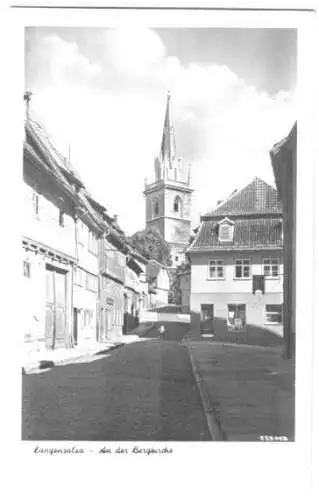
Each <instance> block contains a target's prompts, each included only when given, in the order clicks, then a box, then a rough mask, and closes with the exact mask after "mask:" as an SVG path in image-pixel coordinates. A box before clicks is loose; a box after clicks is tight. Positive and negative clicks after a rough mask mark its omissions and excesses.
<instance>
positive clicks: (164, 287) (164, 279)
mask: <svg viewBox="0 0 319 500" xmlns="http://www.w3.org/2000/svg"><path fill="white" fill-rule="evenodd" d="M169 287H170V281H169V275H168V272H167V271H166V269H164V268H162V269H161V270H160V272H159V273H158V276H157V283H156V298H155V302H156V305H166V304H168V291H169ZM153 300H154V299H153Z"/></svg>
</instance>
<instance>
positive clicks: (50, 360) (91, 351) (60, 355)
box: [22, 329, 145, 374]
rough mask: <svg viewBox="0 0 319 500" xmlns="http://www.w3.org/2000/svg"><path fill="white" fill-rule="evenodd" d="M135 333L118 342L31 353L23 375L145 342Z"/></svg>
mask: <svg viewBox="0 0 319 500" xmlns="http://www.w3.org/2000/svg"><path fill="white" fill-rule="evenodd" d="M135 331H136V329H134V331H132V332H131V333H130V335H123V336H121V337H119V338H118V339H116V340H110V341H105V342H101V343H95V344H93V345H92V344H91V345H87V346H77V347H73V348H71V349H67V348H61V349H55V350H53V351H45V352H44V351H43V352H33V353H29V354H28V355H27V356H25V357H24V359H23V362H22V370H23V373H25V374H31V373H35V372H38V371H39V370H41V369H45V368H52V367H54V366H59V365H65V364H68V363H71V362H73V361H75V360H78V359H81V358H83V357H87V356H92V357H93V356H95V355H98V354H104V353H106V352H108V351H111V350H113V349H116V348H117V347H121V346H124V345H125V344H130V343H132V342H141V341H143V340H145V339H143V338H140V337H139V335H138V334H136V333H135ZM137 333H138V332H137Z"/></svg>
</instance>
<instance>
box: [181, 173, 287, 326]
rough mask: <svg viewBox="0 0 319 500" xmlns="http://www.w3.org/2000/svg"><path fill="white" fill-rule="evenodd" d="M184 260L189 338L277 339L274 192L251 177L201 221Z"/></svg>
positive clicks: (278, 222)
mask: <svg viewBox="0 0 319 500" xmlns="http://www.w3.org/2000/svg"><path fill="white" fill-rule="evenodd" d="M188 255H189V258H190V261H191V297H190V308H191V322H192V331H193V332H194V333H197V334H199V332H200V331H201V330H202V331H203V330H205V331H211V332H213V331H217V330H218V332H219V333H221V332H223V331H225V332H227V331H234V332H236V331H247V330H249V331H252V330H254V329H255V330H258V331H265V332H266V331H271V332H272V333H275V334H276V335H279V336H282V334H283V325H282V306H283V225H282V206H281V203H280V201H279V199H278V194H277V191H276V190H275V189H274V188H272V187H271V186H269V185H268V184H266V183H265V182H264V181H262V180H261V179H258V178H257V177H256V178H255V179H254V180H253V181H252V182H251V183H250V184H248V185H247V186H246V187H244V188H243V189H241V190H239V191H236V192H234V193H233V194H232V195H231V196H230V197H229V198H228V199H227V200H225V201H224V202H222V203H220V204H219V205H218V206H217V208H216V209H215V210H213V211H212V212H210V213H208V214H206V215H204V216H202V217H201V224H200V228H199V231H198V233H197V235H196V237H195V239H194V241H193V243H192V244H191V245H190V247H189V249H188Z"/></svg>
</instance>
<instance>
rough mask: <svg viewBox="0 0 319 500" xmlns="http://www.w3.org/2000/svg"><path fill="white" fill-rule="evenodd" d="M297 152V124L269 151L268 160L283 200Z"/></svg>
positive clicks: (291, 175) (291, 176)
mask: <svg viewBox="0 0 319 500" xmlns="http://www.w3.org/2000/svg"><path fill="white" fill-rule="evenodd" d="M296 151H297V122H295V124H294V125H293V127H292V129H291V130H290V132H289V134H288V136H287V137H285V138H284V139H282V140H281V141H279V142H277V143H276V144H275V145H274V146H273V147H272V149H271V150H270V159H271V163H272V167H273V172H274V176H275V180H276V186H277V189H278V193H279V196H280V198H281V199H282V198H283V194H284V192H285V187H286V183H287V180H289V179H290V180H291V182H292V178H293V165H294V162H295V161H296Z"/></svg>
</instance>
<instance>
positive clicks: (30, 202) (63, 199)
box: [22, 119, 76, 351]
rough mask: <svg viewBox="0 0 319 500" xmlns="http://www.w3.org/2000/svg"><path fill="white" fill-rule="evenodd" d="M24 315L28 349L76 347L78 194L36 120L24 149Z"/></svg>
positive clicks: (27, 126)
mask: <svg viewBox="0 0 319 500" xmlns="http://www.w3.org/2000/svg"><path fill="white" fill-rule="evenodd" d="M23 181H24V182H23V214H22V253H23V257H22V259H23V286H22V291H23V310H24V325H25V328H24V341H25V347H26V349H27V350H31V351H32V350H35V351H45V350H47V349H55V348H58V347H70V346H72V343H73V340H72V334H73V332H72V283H73V269H74V266H75V264H76V253H75V246H74V234H75V213H74V203H75V201H76V194H75V191H74V190H73V189H72V186H71V185H70V183H69V181H68V180H67V179H66V177H65V176H64V175H63V174H62V172H61V171H60V170H59V169H58V168H57V166H56V164H55V161H54V158H53V156H52V155H51V154H50V148H49V144H48V143H47V142H46V138H45V134H44V133H43V130H42V128H41V127H40V126H39V124H38V123H37V122H34V121H32V120H31V119H29V120H27V121H26V124H25V141H24V145H23Z"/></svg>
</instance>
